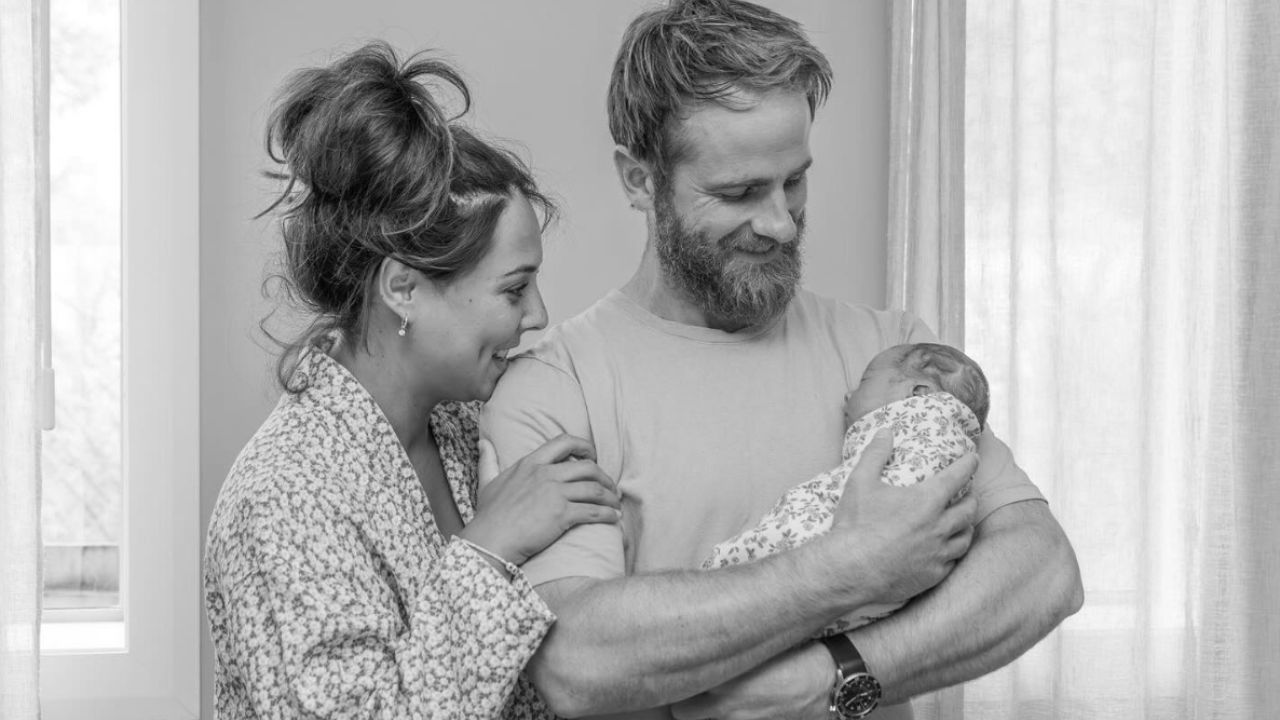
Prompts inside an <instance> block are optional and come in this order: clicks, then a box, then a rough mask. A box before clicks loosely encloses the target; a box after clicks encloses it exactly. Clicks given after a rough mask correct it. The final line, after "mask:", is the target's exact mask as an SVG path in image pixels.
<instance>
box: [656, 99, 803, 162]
mask: <svg viewBox="0 0 1280 720" xmlns="http://www.w3.org/2000/svg"><path fill="white" fill-rule="evenodd" d="M681 117H682V119H681V121H680V123H679V125H677V127H676V129H675V131H676V138H675V140H676V142H677V143H679V145H680V147H681V150H682V152H681V153H680V154H681V156H682V160H681V162H680V165H682V166H687V167H686V168H685V169H687V170H688V171H689V172H690V174H691V175H693V176H694V177H695V179H696V180H698V181H702V182H709V183H729V182H733V181H735V180H750V179H754V178H756V177H759V176H765V177H775V176H786V175H792V174H795V173H797V172H801V171H803V170H804V168H805V167H807V166H808V164H809V163H810V162H811V161H812V159H811V157H810V154H809V127H810V125H811V124H812V120H811V117H810V114H809V104H808V100H807V99H806V97H805V95H804V93H801V92H799V91H791V90H774V91H770V92H767V93H752V92H749V91H738V92H737V93H734V94H733V95H731V96H730V97H729V98H727V102H726V103H721V102H717V101H707V100H704V101H699V102H698V103H696V105H694V106H692V107H691V108H690V109H688V110H687V111H686V112H685V113H682V115H681Z"/></svg>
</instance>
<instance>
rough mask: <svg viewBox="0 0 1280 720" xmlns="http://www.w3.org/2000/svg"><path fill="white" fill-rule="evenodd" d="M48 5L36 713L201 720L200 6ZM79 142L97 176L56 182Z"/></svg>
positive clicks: (88, 0)
mask: <svg viewBox="0 0 1280 720" xmlns="http://www.w3.org/2000/svg"><path fill="white" fill-rule="evenodd" d="M50 6H51V7H50V13H49V22H50V46H51V63H50V65H51V72H50V76H51V79H50V85H51V115H52V117H51V121H50V133H51V138H50V146H51V169H52V172H53V173H54V174H55V176H54V178H53V183H54V186H55V190H54V195H53V198H52V200H51V205H52V213H53V235H54V238H53V240H52V241H51V247H50V248H49V254H50V259H51V263H50V265H51V271H50V272H51V276H52V277H51V287H52V291H51V294H52V296H53V299H52V307H51V310H50V315H51V318H52V321H53V322H52V325H53V331H52V332H53V334H54V338H53V340H54V350H53V352H54V358H53V364H54V369H55V371H56V372H57V373H58V375H57V400H56V403H55V407H56V409H57V417H56V421H57V423H58V425H57V428H56V429H54V430H52V431H50V432H48V433H46V435H45V446H46V454H45V455H44V458H43V460H42V462H43V463H44V466H45V469H44V473H45V478H46V483H47V485H46V491H45V496H46V499H47V500H48V501H49V504H48V505H46V508H45V512H44V526H45V544H46V550H45V558H46V576H47V578H46V579H47V582H46V587H45V604H46V613H45V617H44V623H43V626H42V643H41V644H42V648H41V650H42V654H43V658H42V663H41V666H42V667H41V704H42V717H44V718H46V720H63V719H64V718H66V719H71V718H75V719H76V720H80V719H82V718H90V717H91V718H95V720H97V719H101V720H113V719H115V718H120V719H122V720H123V719H124V718H129V719H133V718H139V717H163V718H166V719H169V718H173V719H175V720H176V719H179V718H195V717H196V716H197V708H198V704H199V698H198V686H199V674H198V673H199V667H198V666H199V661H198V650H199V637H200V635H199V625H198V622H199V620H198V618H199V602H200V579H199V547H200V543H199V514H198V479H199V438H198V434H197V430H198V417H199V416H198V410H199V407H198V399H199V387H198V383H197V381H196V378H197V377H198V370H199V365H198V360H199V356H198V348H199V334H198V321H199V313H198V278H199V275H198V264H197V263H198V257H199V245H198V240H199V226H198V194H197V191H198V177H197V170H198V165H197V163H198V149H199V146H198V133H197V130H198V113H197V111H198V91H199V72H198V58H199V43H198V41H199V30H198V17H199V4H198V0H127V1H124V0H117V1H115V2H112V1H110V0H50ZM113 14H114V15H113ZM77 103H78V104H77ZM60 111H62V112H61V114H60ZM77 136H79V137H80V138H81V139H82V140H84V141H86V142H87V144H88V146H89V147H90V148H91V149H92V151H93V152H95V153H100V154H101V155H102V156H103V157H105V158H107V159H106V162H105V165H106V167H107V169H100V170H99V172H100V173H101V174H100V175H96V176H95V175H81V176H80V177H79V178H78V179H77V178H76V177H74V176H72V175H70V174H68V175H66V176H60V175H59V174H60V173H62V172H63V171H64V170H65V167H66V163H67V161H68V160H69V158H70V155H69V154H68V148H69V147H70V145H69V143H74V139H75V138H76V137H77ZM113 146H114V147H113ZM112 157H114V158H115V159H116V160H115V162H118V163H119V164H118V169H110V163H111V158H112ZM98 165H99V168H102V167H103V165H104V163H103V162H102V161H98ZM68 279H69V280H70V282H67V280H68Z"/></svg>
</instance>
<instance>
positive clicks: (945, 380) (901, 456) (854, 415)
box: [702, 343, 990, 635]
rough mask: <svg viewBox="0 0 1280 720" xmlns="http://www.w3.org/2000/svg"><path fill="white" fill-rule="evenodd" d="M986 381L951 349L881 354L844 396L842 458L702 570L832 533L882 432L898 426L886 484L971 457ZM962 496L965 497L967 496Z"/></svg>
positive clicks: (880, 610)
mask: <svg viewBox="0 0 1280 720" xmlns="http://www.w3.org/2000/svg"><path fill="white" fill-rule="evenodd" d="M989 405H990V399H989V390H988V388H987V379H986V377H985V376H984V375H983V374H982V369H981V368H979V367H978V365H977V363H975V362H974V361H973V360H971V359H970V358H969V357H968V356H967V355H965V354H964V353H962V352H960V351H959V350H956V349H955V348H953V347H950V346H947V345H939V344H936V343H917V344H915V345H897V346H895V347H891V348H889V349H888V350H885V351H884V352H882V353H880V354H879V355H876V356H875V357H874V358H872V360H871V363H870V364H869V365H868V366H867V369H866V372H864V373H863V374H862V380H861V381H860V382H859V383H858V387H857V388H856V389H854V390H853V392H851V393H849V394H848V395H847V396H845V409H844V412H845V423H846V424H847V425H848V428H849V429H848V431H846V433H845V439H844V449H843V452H842V457H843V458H844V461H843V462H842V463H840V465H839V466H837V467H836V468H835V469H833V470H829V471H827V472H824V473H822V474H821V475H818V476H817V477H815V478H813V479H812V480H809V481H807V482H804V483H802V484H800V485H797V486H795V487H793V488H791V489H790V490H788V491H787V492H786V494H784V495H783V496H782V499H780V500H779V501H778V503H777V505H775V506H774V507H773V509H772V510H771V511H769V514H768V515H766V516H765V517H764V519H763V520H761V521H760V524H758V525H756V527H754V528H752V529H750V530H748V531H746V532H743V533H741V534H739V535H737V536H735V537H733V538H730V539H728V540H726V541H724V542H722V543H720V544H719V545H717V546H715V548H714V549H713V550H712V552H711V556H710V557H709V558H707V560H706V561H705V562H704V563H703V564H702V567H703V568H704V569H711V568H718V567H724V566H726V565H737V564H739V563H743V562H750V561H752V560H755V559H757V558H761V557H765V556H766V555H773V554H774V553H777V552H780V551H782V550H786V549H787V548H792V547H795V546H797V545H800V544H802V543H804V542H807V541H809V540H810V539H812V538H814V537H816V536H818V535H821V534H822V533H824V532H826V531H827V530H829V529H830V528H831V521H832V513H833V512H834V510H835V506H836V503H838V502H839V501H840V495H841V493H843V492H844V485H845V482H846V481H847V480H848V479H849V473H850V472H851V471H852V470H853V468H854V466H855V465H857V464H858V460H859V458H861V457H862V451H863V450H864V449H865V448H866V446H867V445H868V444H869V443H870V442H871V438H872V437H874V436H875V434H876V432H878V431H879V430H881V429H884V428H892V429H893V454H892V455H891V456H890V458H889V463H888V464H887V465H885V468H884V472H883V474H882V476H881V479H882V480H884V482H886V483H888V484H890V485H899V486H902V485H914V484H916V483H918V482H921V481H924V480H927V479H928V478H930V477H932V476H934V475H936V474H937V473H938V472H940V471H941V470H942V469H943V468H945V467H947V466H948V465H950V464H951V463H952V462H953V461H955V460H956V459H958V458H960V457H961V456H962V455H964V454H965V453H968V452H975V451H976V450H977V445H976V441H977V438H978V435H979V434H980V433H981V432H982V427H983V425H984V424H985V423H986V418H987V408H988V406H989ZM961 495H963V492H962V493H961ZM899 607H901V603H898V604H892V605H875V606H869V607H864V608H860V609H859V610H858V611H857V612H855V613H852V614H850V615H846V616H844V617H842V618H840V619H839V620H836V621H835V623H833V624H832V625H829V626H827V627H826V628H823V630H822V632H820V633H819V635H832V634H835V633H841V632H845V631H847V630H851V629H853V628H855V627H859V626H861V625H866V624H867V623H869V622H872V621H874V620H879V619H881V618H883V617H886V616H888V615H889V614H891V613H892V612H893V611H894V610H897V609H898V608H899Z"/></svg>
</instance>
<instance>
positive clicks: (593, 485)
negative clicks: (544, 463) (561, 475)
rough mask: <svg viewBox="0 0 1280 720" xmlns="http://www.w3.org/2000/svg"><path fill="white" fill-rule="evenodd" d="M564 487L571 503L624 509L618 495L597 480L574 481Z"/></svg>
mask: <svg viewBox="0 0 1280 720" xmlns="http://www.w3.org/2000/svg"><path fill="white" fill-rule="evenodd" d="M562 487H563V490H562V492H563V493H564V497H565V499H566V500H569V501H570V502H577V503H593V504H596V505H608V506H609V507H612V508H620V507H622V501H621V500H620V499H618V493H616V492H614V490H613V488H612V487H610V486H608V485H606V484H604V483H603V482H601V481H600V480H597V479H595V478H584V479H580V480H572V481H569V482H566V483H564V484H563V486H562Z"/></svg>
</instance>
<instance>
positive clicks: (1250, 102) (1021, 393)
mask: <svg viewBox="0 0 1280 720" xmlns="http://www.w3.org/2000/svg"><path fill="white" fill-rule="evenodd" d="M911 5H912V3H909V2H902V3H901V4H900V5H895V13H894V22H895V27H894V38H895V44H894V52H895V59H894V68H895V70H894V72H895V93H897V92H899V86H900V90H901V93H902V94H905V95H907V97H908V100H907V104H908V105H912V104H914V105H915V106H916V107H915V108H906V109H903V108H899V107H898V105H899V102H895V107H894V112H895V116H894V117H895V120H894V123H895V128H896V127H898V126H899V125H903V124H904V123H906V125H905V126H904V127H903V128H900V129H902V130H903V132H902V133H901V134H899V135H895V138H894V142H895V145H894V147H893V148H892V149H891V156H892V157H893V158H894V161H895V166H896V168H906V172H908V173H930V172H932V173H935V174H937V175H938V176H943V175H945V172H944V170H943V169H942V168H941V166H940V165H939V166H937V167H931V166H929V165H927V164H923V163H919V162H905V161H904V162H900V158H902V157H903V156H904V155H905V156H909V155H910V154H911V153H913V152H924V151H922V150H919V149H918V148H922V147H923V148H930V149H933V150H936V149H937V148H941V147H946V146H947V145H948V143H951V142H954V137H955V136H954V134H948V130H947V128H946V127H945V126H943V125H941V124H939V125H937V126H936V128H937V129H936V132H937V133H938V136H936V137H932V138H929V137H915V136H914V135H913V133H914V132H915V131H914V130H912V129H911V127H910V123H911V122H915V118H916V117H917V116H918V115H919V114H921V113H925V114H929V113H931V112H933V111H932V110H931V109H930V108H932V107H934V105H933V104H932V103H935V102H936V100H931V99H929V94H928V90H927V87H926V90H925V91H924V92H923V93H922V92H921V91H920V90H919V88H918V86H917V84H916V83H915V82H914V81H911V82H909V81H908V79H911V78H914V77H915V75H914V74H912V73H907V74H902V73H899V72H898V68H900V67H902V66H904V65H906V66H909V65H910V63H911V62H913V61H914V60H913V58H915V57H916V55H917V54H918V53H919V52H920V51H919V50H916V49H913V45H912V44H910V43H908V44H905V45H904V44H900V43H898V42H897V41H896V40H897V39H898V38H899V37H903V36H908V37H910V33H909V32H907V28H908V27H915V26H917V25H918V24H919V23H920V20H919V19H918V17H917V16H914V15H912V14H910V13H907V12H906V11H905V10H904V11H902V12H899V11H898V10H899V9H900V8H902V7H907V6H911ZM936 5H943V3H936ZM966 10H967V17H966V20H965V30H964V43H965V48H966V49H965V51H964V55H965V71H964V78H965V85H964V86H965V87H966V97H965V110H964V115H965V121H964V128H963V138H964V139H963V156H964V158H965V162H964V173H963V185H964V188H963V198H964V227H963V241H962V244H963V248H964V250H963V263H962V264H960V263H956V262H948V261H947V260H945V253H944V248H945V247H947V245H946V243H945V242H943V241H942V240H938V239H937V238H943V237H947V233H942V232H939V233H922V232H919V231H918V228H920V227H924V226H926V225H928V224H929V223H933V222H940V221H935V220H930V219H928V217H930V216H934V215H936V216H937V217H941V213H940V212H937V211H936V206H941V205H945V204H946V200H939V199H937V198H936V196H935V194H934V193H935V192H936V188H935V187H934V186H933V185H931V184H930V183H931V182H936V178H935V180H934V181H929V180H924V179H907V180H902V179H901V178H900V176H899V177H895V181H894V184H893V190H894V193H893V195H894V197H893V200H892V202H893V203H895V205H894V208H895V211H894V212H891V214H890V218H891V223H893V225H894V226H893V227H892V228H891V230H890V233H889V235H890V242H891V249H890V255H891V257H894V258H899V259H900V261H901V265H893V264H891V267H890V286H891V288H893V290H892V291H891V297H890V303H891V304H892V305H899V306H902V307H905V308H906V309H908V310H912V311H915V312H917V313H918V314H920V315H921V316H922V317H924V318H926V319H927V320H929V321H930V322H937V323H938V326H939V327H940V328H946V327H947V323H948V322H949V320H948V319H947V316H946V315H945V313H942V312H940V311H939V309H938V304H939V303H942V304H943V305H945V304H946V303H947V302H948V301H952V302H954V301H955V298H956V295H955V294H954V292H951V294H946V293H942V292H936V293H934V294H930V292H929V291H928V290H929V288H934V289H936V288H940V287H947V280H945V279H943V280H937V281H935V280H933V279H932V278H933V277H934V276H935V274H936V275H937V276H938V277H940V278H949V279H950V282H951V283H955V284H959V285H960V286H961V287H962V288H963V300H961V301H960V303H961V304H962V306H963V316H962V317H963V324H964V328H965V332H964V336H963V339H964V341H965V349H966V351H967V352H968V353H969V354H970V355H972V356H973V357H974V358H975V359H976V360H978V362H980V363H981V364H982V365H983V366H984V368H985V369H986V371H987V374H988V377H989V379H990V380H991V385H992V409H991V423H992V425H993V426H994V427H995V428H996V430H997V432H998V433H1000V434H1001V435H1002V436H1003V437H1004V438H1005V439H1006V440H1007V441H1008V442H1009V444H1010V445H1011V446H1012V447H1013V449H1014V452H1015V454H1016V455H1017V456H1018V458H1019V461H1020V462H1021V464H1022V465H1023V466H1024V467H1025V468H1026V469H1027V471H1028V473H1029V474H1030V475H1031V477H1032V479H1033V480H1035V481H1036V482H1037V483H1038V484H1039V485H1040V487H1041V489H1042V490H1043V491H1044V492H1045V495H1046V496H1047V497H1048V498H1049V499H1050V502H1051V506H1052V507H1053V510H1054V513H1055V515H1056V516H1057V517H1058V519H1059V520H1060V521H1061V522H1062V524H1063V526H1064V527H1065V528H1066V530H1067V534H1068V535H1069V536H1070V537H1071V539H1072V541H1073V544H1074V545H1075V547H1076V551H1077V555H1078V557H1079V560H1080V565H1081V570H1082V573H1083V576H1084V584H1085V595H1086V602H1085V607H1084V609H1083V610H1082V611H1081V612H1080V613H1079V614H1077V615H1076V616H1074V617H1072V618H1070V619H1069V620H1067V622H1065V623H1064V624H1063V626H1062V627H1061V628H1060V629H1059V630H1057V631H1055V632H1054V633H1053V634H1051V635H1050V636H1049V637H1048V638H1046V639H1045V641H1043V642H1042V643H1040V644H1039V645H1037V646H1036V647H1035V648H1033V649H1032V650H1031V651H1029V652H1028V653H1027V654H1026V655H1024V656H1023V657H1022V658H1020V659H1019V660H1017V661H1015V662H1014V663H1013V664H1011V665H1010V666H1009V667H1007V668H1005V669H1003V670H1000V671H998V672H996V673H993V674H991V675H989V676H987V677H984V678H981V679H979V680H976V681H974V682H971V683H968V684H966V686H965V687H964V692H963V697H957V696H956V695H955V694H952V695H947V694H943V695H941V696H940V697H934V698H926V699H924V700H923V701H920V702H917V717H918V718H921V720H924V719H925V718H954V717H966V718H983V719H984V720H987V719H992V720H1000V719H1001V718H1008V719H1009V720H1014V719H1017V720H1027V719H1033V720H1034V719H1035V718H1045V719H1053V720H1072V719H1075V718H1079V719H1081V720H1084V719H1086V718H1087V719H1089V720H1131V719H1133V718H1159V719H1166V718H1168V719H1178V720H1201V719H1208V718H1223V719H1226V718H1262V717H1280V684H1278V683H1276V682H1275V678H1277V677H1280V601H1277V598H1280V524H1278V523H1276V522H1275V518H1276V517H1280V482H1278V481H1280V440H1278V439H1277V437H1278V436H1277V428H1280V373H1277V372H1276V370H1277V368H1280V283H1277V281H1276V278H1278V277H1280V124H1277V123H1276V121H1275V118H1276V117H1280V42H1277V39H1280V6H1278V5H1277V4H1276V3H1275V2H1274V0H1245V1H1242V2H1230V3H1227V2H1220V1H1218V0H1185V1H1180V2H1176V3H1167V2H1163V1H1161V0H1113V2H1109V3H1083V2H1071V1H1069V0H1054V1H1053V2H1048V3H1044V4H1036V5H1035V6H1034V8H1033V7H1031V6H1028V5H1026V4H1025V3H1020V2H1017V1H1016V0H989V1H987V2H983V3H969V5H968V7H967V9H966ZM912 18H916V19H912ZM919 36H920V33H919V32H918V31H916V35H915V37H917V38H918V37H919ZM928 36H929V35H928V33H925V37H926V38H927V37H928ZM955 36H956V35H955V32H954V31H953V32H952V33H951V37H953V38H954V37H955ZM903 78H907V79H903ZM952 82H953V83H954V82H957V81H956V80H955V79H954V78H952ZM953 87H955V86H953ZM935 92H937V93H940V92H941V91H936V90H935ZM895 100H898V96H897V95H895ZM898 118H907V120H901V119H898ZM920 126H921V127H923V126H924V125H923V123H921V125H920ZM904 138H906V139H904ZM895 172H902V171H901V170H899V169H895ZM904 187H905V188H907V190H906V196H905V197H903V196H902V192H903V188H904ZM949 187H950V188H951V189H950V192H951V193H952V195H953V197H952V198H951V200H954V199H955V196H958V195H960V194H961V191H960V189H959V188H958V185H957V184H952V185H950V186H949ZM922 195H923V196H924V198H925V199H921V196H922ZM904 207H907V208H910V209H909V210H907V211H905V213H904V211H903V208H904ZM917 215H923V216H925V217H924V218H922V217H917ZM922 237H927V238H933V239H932V240H929V241H925V240H922V239H921V238H922ZM926 242H931V243H932V245H931V247H932V248H933V250H932V251H926V250H922V249H921V246H922V245H924V244H925V243H926ZM921 285H923V286H924V287H925V291H923V292H917V291H916V288H918V287H920V286H921ZM948 298H950V300H948ZM935 313H936V314H935ZM935 317H936V318H938V319H937V320H935V319H934V318H935ZM943 337H944V339H946V340H948V341H950V342H955V337H956V336H955V335H954V334H952V335H948V334H945V333H944V334H943Z"/></svg>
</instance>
